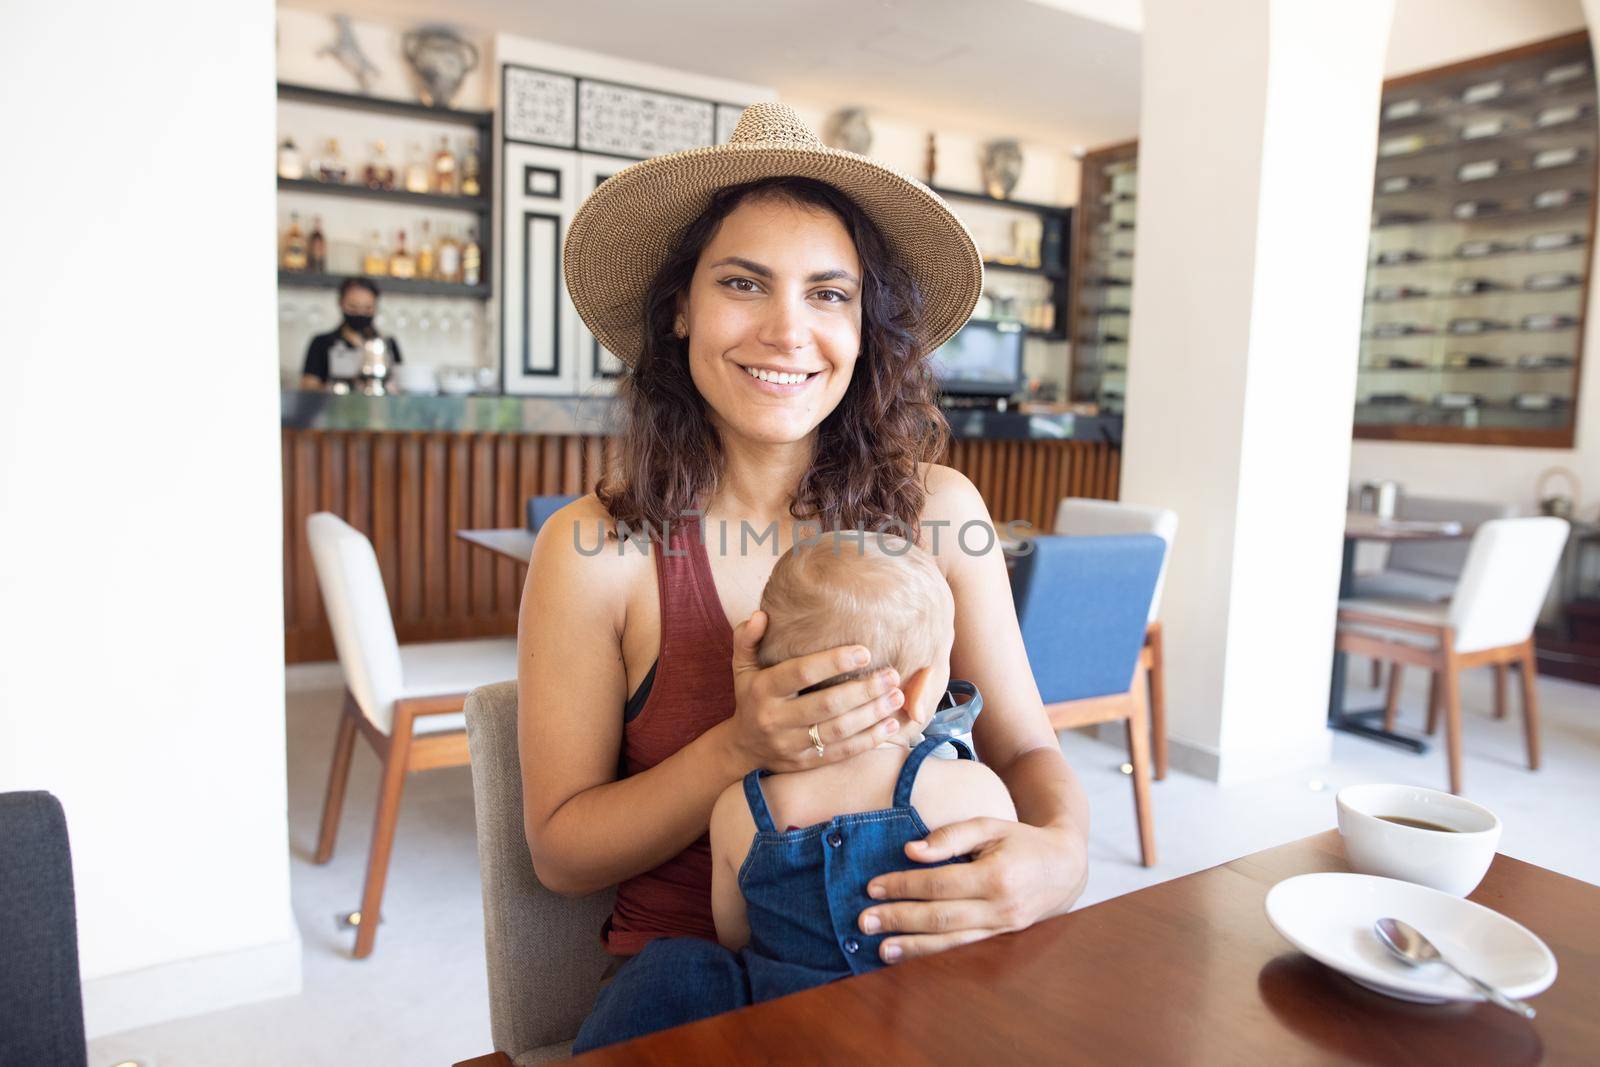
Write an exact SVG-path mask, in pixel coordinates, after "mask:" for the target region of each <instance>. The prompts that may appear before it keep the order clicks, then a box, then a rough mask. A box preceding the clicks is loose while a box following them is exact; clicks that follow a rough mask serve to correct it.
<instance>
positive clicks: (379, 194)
mask: <svg viewBox="0 0 1600 1067" xmlns="http://www.w3.org/2000/svg"><path fill="white" fill-rule="evenodd" d="M278 191H279V192H283V193H311V194H314V195H322V196H352V197H356V198H358V199H361V200H381V201H383V202H385V203H389V204H405V205H407V206H408V207H426V208H434V209H436V210H440V211H466V212H470V213H471V214H474V215H487V214H489V201H488V199H487V198H486V197H482V196H445V195H442V194H440V193H412V192H408V191H406V190H404V189H369V188H367V187H366V186H365V185H352V184H350V183H349V182H319V181H313V180H311V179H309V178H279V179H278Z"/></svg>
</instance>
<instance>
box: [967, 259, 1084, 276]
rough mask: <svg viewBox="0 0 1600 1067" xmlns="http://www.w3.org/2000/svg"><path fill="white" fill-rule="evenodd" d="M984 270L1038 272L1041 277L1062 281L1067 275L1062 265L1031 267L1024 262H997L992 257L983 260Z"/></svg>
mask: <svg viewBox="0 0 1600 1067" xmlns="http://www.w3.org/2000/svg"><path fill="white" fill-rule="evenodd" d="M983 269H984V270H1004V271H1011V272H1013V273H1015V274H1037V275H1039V276H1040V277H1041V278H1049V279H1051V280H1052V281H1060V280H1061V279H1063V278H1065V277H1066V276H1067V272H1066V271H1064V270H1062V269H1061V268H1060V267H1030V266H1028V265H1026V264H1024V263H996V262H995V261H994V260H992V259H986V260H984V261H983Z"/></svg>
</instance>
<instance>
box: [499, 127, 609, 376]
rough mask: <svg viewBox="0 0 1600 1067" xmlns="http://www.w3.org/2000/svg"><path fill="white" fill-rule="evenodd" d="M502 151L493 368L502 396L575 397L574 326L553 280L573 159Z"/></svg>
mask: <svg viewBox="0 0 1600 1067" xmlns="http://www.w3.org/2000/svg"><path fill="white" fill-rule="evenodd" d="M504 152H505V156H504V160H503V162H504V168H503V169H502V171H501V174H502V176H503V182H502V187H501V193H500V198H501V199H500V207H501V220H502V221H501V234H502V237H503V251H502V253H501V254H502V256H503V260H502V262H503V264H504V269H503V271H502V273H501V289H500V291H501V294H502V301H501V309H500V310H501V319H500V340H501V346H500V362H501V373H502V374H503V375H504V382H505V391H506V392H507V393H513V394H518V395H524V396H570V395H571V394H573V393H575V392H577V391H578V380H579V371H578V362H579V351H580V347H581V346H580V344H579V337H578V330H579V328H580V323H579V320H578V313H577V311H576V310H575V309H574V308H573V306H572V301H571V300H570V299H568V297H567V287H566V283H565V282H564V281H563V280H562V276H561V244H562V242H563V241H564V240H565V239H566V236H567V226H568V224H569V223H570V222H571V221H572V215H573V212H574V211H576V210H577V206H578V203H579V202H580V201H581V200H582V198H583V193H582V191H580V189H579V188H578V186H579V180H578V156H577V153H575V152H563V151H561V150H559V149H554V148H538V147H535V146H533V145H523V144H506V145H504ZM583 336H584V337H585V338H587V337H588V336H589V335H588V332H587V331H585V332H584V335H583Z"/></svg>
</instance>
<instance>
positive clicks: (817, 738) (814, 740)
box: [807, 722, 824, 759]
mask: <svg viewBox="0 0 1600 1067" xmlns="http://www.w3.org/2000/svg"><path fill="white" fill-rule="evenodd" d="M821 725H822V724H821V723H815V722H814V723H812V724H811V729H810V730H809V731H807V732H808V733H810V735H811V747H812V748H814V749H816V750H817V758H818V759H821V758H822V753H823V751H824V746H823V744H822V735H821V734H820V733H818V732H817V727H818V726H821Z"/></svg>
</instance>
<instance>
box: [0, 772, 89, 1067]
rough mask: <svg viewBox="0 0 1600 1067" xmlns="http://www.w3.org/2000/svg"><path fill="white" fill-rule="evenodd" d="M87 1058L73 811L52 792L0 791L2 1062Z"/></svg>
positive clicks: (55, 1066)
mask: <svg viewBox="0 0 1600 1067" xmlns="http://www.w3.org/2000/svg"><path fill="white" fill-rule="evenodd" d="M88 1061H89V1048H88V1044H87V1043H86V1042H85V1040H84V1037H83V987H82V986H81V985H80V984H79V980H78V919H77V907H76V903H75V898H74V895H73V890H72V849H71V847H70V846H69V844H68V842H67V817H66V814H65V813H64V812H63V811H62V810H61V802H60V801H59V800H57V799H56V798H55V797H53V796H51V795H50V794H49V793H43V792H29V793H0V1065H4V1067H11V1065H13V1064H16V1065H18V1067H22V1065H33V1064H50V1065H51V1067H87V1064H88Z"/></svg>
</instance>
